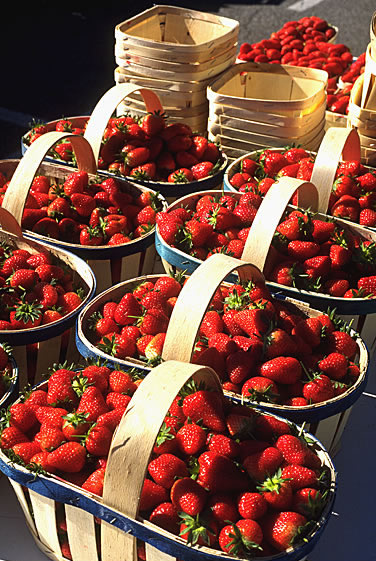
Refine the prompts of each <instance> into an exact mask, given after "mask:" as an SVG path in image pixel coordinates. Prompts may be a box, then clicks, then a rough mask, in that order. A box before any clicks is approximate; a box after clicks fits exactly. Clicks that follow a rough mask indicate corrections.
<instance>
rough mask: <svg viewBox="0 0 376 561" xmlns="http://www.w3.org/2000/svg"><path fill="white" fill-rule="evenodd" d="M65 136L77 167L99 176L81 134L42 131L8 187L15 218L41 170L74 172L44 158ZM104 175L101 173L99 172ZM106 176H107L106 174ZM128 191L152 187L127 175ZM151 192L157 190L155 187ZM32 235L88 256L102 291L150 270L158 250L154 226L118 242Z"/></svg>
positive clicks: (57, 175)
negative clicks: (89, 243) (95, 242)
mask: <svg viewBox="0 0 376 561" xmlns="http://www.w3.org/2000/svg"><path fill="white" fill-rule="evenodd" d="M64 138H69V139H70V141H71V142H72V143H73V144H74V151H75V154H76V158H77V162H78V169H80V170H85V171H87V172H88V173H89V178H90V179H94V178H98V174H97V167H96V164H95V160H94V155H93V152H92V150H91V147H90V144H89V143H88V141H87V140H86V139H85V138H84V137H82V136H75V135H73V134H70V133H58V132H50V133H46V134H44V135H42V136H41V137H40V138H38V139H37V140H36V141H35V142H33V144H32V145H31V146H30V147H29V148H28V150H27V151H26V153H25V154H24V156H23V158H22V159H21V161H20V162H19V164H18V166H17V168H16V170H15V173H14V174H13V177H12V179H11V182H10V185H9V187H8V189H7V191H6V194H5V196H4V201H3V208H5V209H7V210H9V211H10V212H11V214H13V216H14V217H15V218H16V220H17V221H18V222H19V223H21V218H22V214H23V210H24V205H25V202H26V198H27V195H28V193H29V190H30V187H31V184H32V181H33V178H34V176H35V175H36V174H37V173H39V172H42V173H43V174H45V175H47V176H48V177H50V178H54V179H57V180H60V181H64V180H65V178H66V177H67V176H68V175H69V174H70V173H71V172H72V168H70V167H69V166H60V165H57V164H53V163H48V162H43V158H44V156H45V154H46V153H48V151H49V150H50V148H51V147H52V146H53V145H54V144H55V143H56V142H59V141H61V140H63V139H64ZM99 175H101V174H99ZM103 179H106V176H105V175H104V176H103ZM117 181H118V182H119V183H120V184H121V186H122V189H124V191H125V192H128V193H131V194H132V195H134V196H137V195H139V194H140V193H141V192H144V191H151V190H150V189H148V188H147V187H144V186H142V185H136V184H134V183H130V182H128V181H126V180H125V179H121V178H117ZM152 193H154V194H156V193H155V192H154V191H152ZM158 197H159V200H160V202H161V205H162V206H163V207H164V206H166V201H165V200H164V198H163V197H162V195H158ZM30 236H32V238H33V239H36V240H40V241H43V242H44V243H46V244H49V245H51V246H55V247H56V248H62V249H65V250H67V251H70V252H73V253H74V254H75V255H77V256H78V257H81V258H82V259H84V260H86V261H87V262H88V263H89V265H90V266H91V267H92V269H93V271H94V273H95V276H96V278H97V290H98V292H101V291H102V290H104V289H105V288H107V287H109V286H113V284H114V283H116V282H119V280H125V279H126V278H132V277H134V276H137V275H139V274H142V273H143V272H149V271H151V270H152V268H153V266H154V261H155V257H156V253H155V250H154V245H153V242H154V229H151V230H150V231H149V232H147V233H146V234H144V235H143V236H141V237H140V238H136V239H135V240H132V241H130V242H129V243H126V244H121V245H118V246H86V245H78V244H73V243H70V242H65V241H58V240H54V239H53V238H50V237H47V236H43V235H41V234H36V233H34V232H31V233H30Z"/></svg>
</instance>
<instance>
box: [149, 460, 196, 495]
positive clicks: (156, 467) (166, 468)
mask: <svg viewBox="0 0 376 561" xmlns="http://www.w3.org/2000/svg"><path fill="white" fill-rule="evenodd" d="M148 472H149V474H150V476H151V477H152V478H153V480H154V482H155V483H157V484H158V485H161V486H162V487H165V488H166V489H171V487H172V486H173V484H174V482H175V478H176V477H187V476H188V470H187V467H186V465H185V463H184V462H183V460H181V459H180V458H178V457H177V456H175V455H173V454H161V455H160V456H158V457H157V458H155V459H154V460H152V461H151V462H150V463H149V466H148Z"/></svg>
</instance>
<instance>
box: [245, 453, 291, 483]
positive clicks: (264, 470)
mask: <svg viewBox="0 0 376 561" xmlns="http://www.w3.org/2000/svg"><path fill="white" fill-rule="evenodd" d="M282 461H283V456H282V453H281V451H280V450H278V448H275V447H274V446H269V447H267V448H265V449H264V450H261V451H259V452H255V453H253V454H250V455H249V456H247V457H246V458H245V459H244V460H243V466H244V468H245V469H246V470H247V473H248V475H249V476H250V477H251V478H252V479H253V480H254V481H259V482H262V481H264V480H265V478H266V477H267V476H268V475H270V474H273V473H275V472H276V471H277V469H278V468H279V467H280V465H281V464H282Z"/></svg>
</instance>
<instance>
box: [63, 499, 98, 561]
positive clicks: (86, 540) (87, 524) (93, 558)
mask: <svg viewBox="0 0 376 561" xmlns="http://www.w3.org/2000/svg"><path fill="white" fill-rule="evenodd" d="M65 517H66V522H67V533H68V541H69V547H70V551H71V554H72V560H73V561H98V551H97V542H96V536H95V523H94V516H93V515H92V514H89V513H88V512H86V511H85V510H82V509H80V508H77V507H74V506H71V505H65Z"/></svg>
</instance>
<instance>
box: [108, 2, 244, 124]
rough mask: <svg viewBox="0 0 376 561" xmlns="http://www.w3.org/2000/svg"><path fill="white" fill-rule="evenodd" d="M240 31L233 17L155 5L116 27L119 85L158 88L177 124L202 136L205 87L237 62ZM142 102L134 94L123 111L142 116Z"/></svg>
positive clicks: (116, 71) (163, 101)
mask: <svg viewBox="0 0 376 561" xmlns="http://www.w3.org/2000/svg"><path fill="white" fill-rule="evenodd" d="M238 32H239V23H238V22H237V21H235V20H231V19H229V18H224V17H221V16H218V15H214V14H209V13H205V12H200V11H196V10H189V9H186V8H180V7H174V6H161V5H156V6H154V7H152V8H150V9H148V10H146V11H144V12H142V13H140V14H138V15H137V16H135V17H133V18H131V19H129V20H126V21H124V22H122V23H120V24H119V25H117V26H116V28H115V62H116V64H117V65H118V66H117V68H116V70H115V82H116V83H122V82H125V81H128V82H133V83H134V84H137V85H139V86H142V87H145V86H146V87H152V88H153V89H154V88H155V91H156V92H157V93H158V95H159V96H160V99H161V102H162V104H163V106H164V108H165V110H166V112H167V113H168V115H169V118H170V119H171V121H172V122H174V121H180V120H184V122H186V123H187V124H189V125H190V126H191V127H192V128H193V129H194V130H195V131H197V132H199V133H201V134H203V133H205V132H206V131H207V118H208V101H207V99H206V87H207V85H208V84H209V83H210V81H211V80H212V79H213V78H214V77H216V76H218V75H219V74H221V72H223V71H224V70H227V69H228V68H230V67H231V66H232V64H233V63H234V62H235V59H236V51H237V39H238ZM171 91H179V92H184V93H183V94H182V95H181V96H177V95H171ZM138 101H139V100H138V99H137V98H135V97H134V96H133V95H130V96H129V98H128V100H127V102H126V103H125V104H123V107H127V108H129V109H130V110H131V111H142V108H141V109H140V107H139V104H138V103H137V102H138ZM193 111H194V114H192V112H193ZM141 114H142V112H141Z"/></svg>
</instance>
